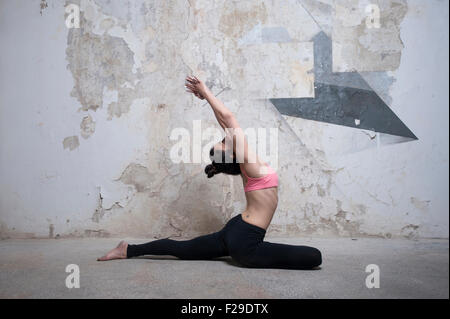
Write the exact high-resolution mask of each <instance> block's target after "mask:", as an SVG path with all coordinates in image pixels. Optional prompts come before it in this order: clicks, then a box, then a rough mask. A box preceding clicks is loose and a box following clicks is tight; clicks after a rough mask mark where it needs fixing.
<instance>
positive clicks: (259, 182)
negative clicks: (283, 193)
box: [242, 165, 278, 192]
mask: <svg viewBox="0 0 450 319" xmlns="http://www.w3.org/2000/svg"><path fill="white" fill-rule="evenodd" d="M266 166H267V168H268V169H269V173H268V174H267V175H264V176H261V177H249V176H247V173H245V171H244V170H242V173H243V174H244V175H245V177H247V184H245V187H244V192H250V191H255V190H258V189H264V188H269V187H277V186H278V175H277V173H276V172H275V171H274V170H273V168H272V167H270V166H269V165H266Z"/></svg>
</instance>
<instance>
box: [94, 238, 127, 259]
mask: <svg viewBox="0 0 450 319" xmlns="http://www.w3.org/2000/svg"><path fill="white" fill-rule="evenodd" d="M127 247H128V244H127V243H126V242H124V241H123V240H122V241H121V242H120V243H119V245H117V247H116V248H114V249H112V250H110V251H109V252H108V253H107V254H106V255H105V256H103V257H100V258H97V261H106V260H113V259H126V258H127Z"/></svg>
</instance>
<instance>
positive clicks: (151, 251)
mask: <svg viewBox="0 0 450 319" xmlns="http://www.w3.org/2000/svg"><path fill="white" fill-rule="evenodd" d="M186 88H187V89H188V92H190V93H192V94H194V95H195V96H197V97H198V98H199V99H201V100H203V99H206V100H207V101H208V103H209V104H210V106H211V108H212V110H213V112H214V115H215V116H216V119H217V121H218V122H219V124H220V126H221V127H222V128H223V129H224V130H225V138H224V139H223V140H222V141H221V142H219V143H217V144H215V145H214V146H213V147H212V148H211V151H210V157H211V160H212V163H211V164H209V165H208V166H206V168H205V173H206V175H207V177H208V178H211V177H213V176H214V175H216V174H219V173H224V174H229V175H240V176H241V177H242V181H243V185H244V192H245V197H246V199H247V207H246V209H245V211H244V212H242V213H241V214H239V215H237V216H235V217H233V218H232V219H230V220H229V221H228V222H227V224H226V225H225V227H224V228H223V229H222V230H220V231H218V232H216V233H213V234H209V235H204V236H200V237H197V238H194V239H191V240H171V239H168V238H166V239H159V240H154V241H151V242H148V243H145V244H140V245H131V244H128V243H126V242H124V241H121V242H120V243H119V245H118V246H117V247H116V248H114V249H112V250H111V251H110V252H108V253H107V254H106V255H105V256H103V257H101V258H99V259H98V260H99V261H104V260H111V259H125V258H132V257H136V256H142V255H171V256H175V257H178V258H180V259H188V260H209V259H214V258H218V257H223V256H231V257H232V258H233V259H234V260H235V261H236V262H238V263H239V264H241V265H243V266H245V267H252V268H282V269H312V268H315V267H317V266H319V265H320V264H321V263H322V255H321V253H320V251H319V250H318V249H316V248H313V247H308V246H294V245H286V244H278V243H270V242H267V241H264V236H265V234H266V229H267V228H268V227H269V224H270V222H271V220H272V217H273V215H274V213H275V210H276V208H277V204H278V175H277V173H276V172H275V171H274V170H273V169H272V168H271V167H270V166H269V165H268V164H267V163H264V162H263V161H261V160H260V159H259V158H258V156H257V155H256V154H255V153H254V151H253V150H251V149H250V148H249V146H248V144H247V140H246V138H245V136H244V132H243V130H242V129H241V128H240V126H239V123H238V122H237V120H236V118H235V117H234V115H233V114H232V113H231V112H230V110H229V109H228V108H226V107H225V105H224V104H223V103H222V102H221V101H220V100H219V99H218V98H217V97H215V96H214V95H213V94H212V92H211V91H210V90H209V89H208V87H207V86H206V85H205V84H204V82H203V81H200V80H199V79H197V78H196V77H195V76H194V77H190V76H188V77H186Z"/></svg>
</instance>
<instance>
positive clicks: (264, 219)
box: [242, 187, 278, 229]
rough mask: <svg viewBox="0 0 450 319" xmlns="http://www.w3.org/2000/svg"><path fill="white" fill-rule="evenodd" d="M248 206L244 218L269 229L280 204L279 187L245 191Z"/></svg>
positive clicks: (243, 214)
mask: <svg viewBox="0 0 450 319" xmlns="http://www.w3.org/2000/svg"><path fill="white" fill-rule="evenodd" d="M245 197H246V199H247V208H246V209H245V211H244V212H242V219H243V220H244V221H246V222H247V223H250V224H253V225H256V226H258V227H261V228H264V229H267V228H268V227H269V225H270V222H271V221H272V217H273V215H274V213H275V210H276V209H277V205H278V187H271V188H265V189H259V190H254V191H250V192H246V193H245Z"/></svg>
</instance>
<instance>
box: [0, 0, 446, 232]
mask: <svg viewBox="0 0 450 319" xmlns="http://www.w3.org/2000/svg"><path fill="white" fill-rule="evenodd" d="M13 3H14V4H13ZM69 3H71V4H76V5H78V6H79V8H80V28H78V29H77V28H72V29H68V28H67V27H66V25H65V20H64V19H65V17H66V16H65V14H64V5H65V4H69ZM373 4H376V5H377V6H378V7H379V8H380V17H381V19H380V27H379V28H368V27H367V23H366V22H367V11H366V8H367V6H368V5H373ZM1 8H2V10H0V19H1V21H3V24H4V25H5V26H7V28H0V39H1V40H2V43H3V44H4V45H3V46H2V47H4V53H3V54H2V57H1V65H2V68H3V69H4V72H3V71H2V72H1V75H0V77H1V78H0V79H1V81H0V83H1V86H0V103H1V104H0V106H1V109H0V111H1V114H0V121H1V123H0V129H1V134H0V138H1V142H2V143H1V145H2V146H1V152H0V154H1V158H0V159H1V161H0V173H1V176H2V182H1V189H0V190H1V195H0V196H1V207H0V209H1V211H0V235H1V237H2V238H8V237H24V238H30V237H31V238H33V237H51V238H59V237H71V236H75V237H110V236H117V237H119V236H129V237H147V238H166V237H176V238H186V237H191V236H196V235H201V234H205V233H210V232H214V231H217V230H219V229H220V228H222V227H223V225H224V224H225V223H226V221H227V220H228V219H229V218H230V217H232V216H234V215H236V214H239V213H240V212H242V211H243V210H244V209H245V196H244V193H243V185H242V181H241V180H240V179H239V178H237V177H230V176H223V175H219V176H216V177H214V178H213V179H207V178H206V177H205V174H204V172H203V169H204V167H205V165H207V163H174V162H172V161H171V159H170V149H171V146H172V145H173V144H174V141H173V140H171V139H170V135H171V133H172V132H173V130H174V129H176V128H184V129H186V130H187V131H188V132H190V134H191V137H192V134H193V121H198V120H201V126H202V128H203V129H206V128H208V127H213V128H219V126H218V124H217V123H216V121H215V119H214V116H213V113H212V111H211V110H210V109H209V108H208V105H205V101H199V100H196V99H194V98H193V97H192V96H190V95H188V94H187V93H186V92H185V91H184V87H183V85H184V78H185V76H186V75H189V74H195V75H197V76H198V77H200V78H201V79H203V80H204V81H205V82H206V84H207V85H208V86H209V87H210V88H211V90H212V91H213V92H214V93H216V94H218V96H219V98H220V99H221V100H222V101H223V102H224V103H225V105H227V106H228V107H229V108H230V109H231V110H232V111H233V112H234V113H235V114H236V116H237V118H238V120H239V123H240V124H241V126H242V127H244V128H252V127H256V128H257V127H265V128H277V129H278V143H279V144H278V167H277V171H278V174H279V177H280V186H279V205H278V209H277V212H276V214H275V216H274V218H273V221H272V224H271V226H270V227H269V229H268V235H270V236H346V237H347V236H348V237H358V236H376V237H383V238H392V237H406V238H410V239H414V238H417V237H447V238H448V195H447V194H448V177H445V175H446V176H448V133H445V132H443V131H442V130H441V129H439V128H442V127H447V128H448V120H446V119H447V118H448V107H447V106H448V90H447V86H448V73H445V72H444V71H443V70H445V69H448V61H447V60H448V46H447V49H445V48H444V47H443V46H442V45H443V44H445V43H447V44H448V39H446V34H445V32H444V28H442V26H443V25H445V22H446V21H448V13H447V16H443V15H442V14H441V13H442V12H445V9H447V12H448V3H444V2H440V1H434V0H433V1H427V2H426V3H424V2H423V1H420V0H377V1H365V0H359V1H357V0H345V1H341V0H339V1H337V0H336V1H333V0H287V1H272V0H263V1H254V0H245V1H206V0H187V1H186V0H173V1H163V0H136V1H131V0H127V1H120V2H119V1H112V0H71V1H66V2H64V1H56V0H55V1H51V0H47V1H37V0H36V1H28V2H27V1H25V0H20V1H15V2H2V4H1ZM12 13H14V14H12ZM18 16H21V17H23V19H17V17H18ZM429 21H432V23H431V22H429ZM424 25H426V26H427V27H426V28H425V27H424ZM8 30H15V32H14V33H15V34H16V35H14V34H12V33H11V32H10V31H8ZM321 33H323V34H326V35H327V36H328V37H330V39H331V40H332V52H329V53H330V61H328V60H326V59H325V60H324V59H321V60H320V61H328V62H327V63H329V65H328V64H327V65H325V66H324V65H318V63H319V62H320V61H319V59H317V57H323V56H324V55H325V54H328V52H326V53H324V52H314V51H315V46H314V38H315V37H316V36H317V35H318V34H321ZM18 36H20V37H21V38H22V39H24V41H21V42H17V37H18ZM418 37H419V38H420V41H418V40H417V38H418ZM315 57H316V58H315ZM424 57H426V58H424ZM315 59H316V60H317V61H315ZM318 61H319V62H318ZM320 63H321V62H320ZM443 64H446V65H447V68H444V67H443ZM444 66H445V65H444ZM319 67H322V68H325V67H326V68H330V70H331V69H332V71H333V72H335V73H334V74H326V76H325V75H324V74H322V73H320V72H319ZM341 72H358V73H359V74H360V76H361V79H364V81H365V82H366V83H364V85H363V84H361V83H362V82H361V83H360V82H358V83H356V82H354V81H353V82H351V81H350V82H348V83H345V85H350V86H354V87H357V88H359V89H369V88H370V89H371V90H373V91H374V92H376V94H378V96H380V98H381V99H382V100H383V101H384V102H385V103H387V104H389V106H390V107H391V109H392V110H393V111H394V112H395V113H396V114H397V115H399V117H401V118H402V119H403V120H404V121H405V122H406V123H408V126H410V127H411V128H413V130H414V131H415V132H417V135H418V136H419V140H418V141H415V142H408V143H400V142H402V141H403V140H401V139H399V138H397V137H395V136H390V135H389V134H384V135H383V134H381V135H380V134H379V133H376V132H373V131H370V130H361V129H355V128H350V127H344V126H338V125H333V124H329V123H324V122H317V121H311V120H306V119H303V118H300V117H294V116H287V115H281V114H280V113H279V112H278V111H277V109H276V108H275V107H274V105H273V104H272V103H271V102H270V100H269V99H274V98H280V99H281V98H305V99H313V98H315V94H316V86H315V83H316V82H317V81H320V82H321V83H322V82H323V83H331V84H333V85H343V84H344V83H342V79H343V77H341V76H339V74H340V73H341ZM446 75H447V77H446ZM366 86H367V87H366ZM25 92H26V94H25ZM425 105H426V107H425ZM206 142H207V141H204V143H206ZM445 172H447V174H443V173H445Z"/></svg>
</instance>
